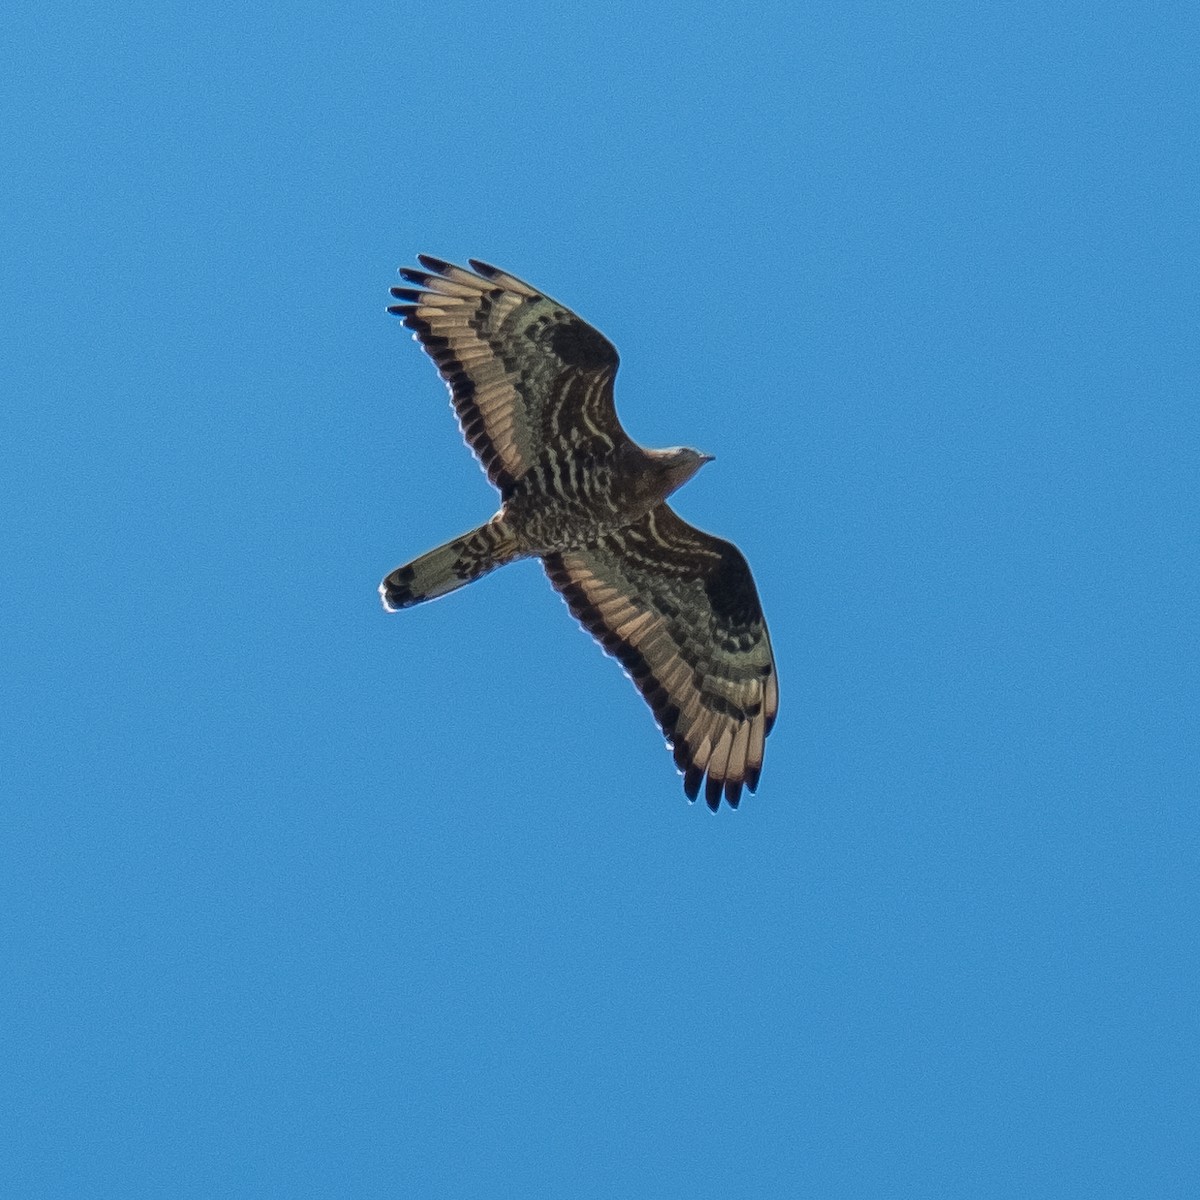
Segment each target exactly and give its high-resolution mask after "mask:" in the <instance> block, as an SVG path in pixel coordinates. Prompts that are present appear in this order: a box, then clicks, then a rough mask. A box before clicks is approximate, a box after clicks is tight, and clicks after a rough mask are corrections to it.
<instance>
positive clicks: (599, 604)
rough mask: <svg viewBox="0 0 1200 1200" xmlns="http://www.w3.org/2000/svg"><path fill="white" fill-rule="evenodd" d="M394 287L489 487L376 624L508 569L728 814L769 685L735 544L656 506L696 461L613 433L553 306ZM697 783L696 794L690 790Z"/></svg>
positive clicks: (753, 757) (594, 346)
mask: <svg viewBox="0 0 1200 1200" xmlns="http://www.w3.org/2000/svg"><path fill="white" fill-rule="evenodd" d="M418 257H419V259H420V262H421V264H422V266H424V267H425V268H426V269H425V270H424V271H417V270H413V269H411V268H404V269H403V270H401V272H400V274H401V275H402V276H403V277H404V279H405V280H406V281H407V282H408V283H411V284H415V285H416V286H415V287H412V288H400V287H396V288H392V295H393V296H394V297H395V298H396V299H397V300H398V301H400V303H399V304H396V305H393V306H392V307H391V308H389V309H388V311H389V312H391V313H394V314H395V315H396V316H398V317H402V318H403V319H404V323H405V325H407V326H408V327H409V328H410V329H412V330H414V331H415V337H416V339H417V340H418V341H419V342H420V343H421V345H422V346H423V347H424V348H425V351H426V352H427V353H428V354H429V356H430V357H431V358H432V359H433V361H434V362H435V363H436V364H437V369H438V371H439V372H440V373H441V376H442V378H443V379H444V380H445V381H446V383H447V384H448V385H449V388H450V397H451V402H452V403H453V405H454V411H455V412H456V413H457V414H458V420H459V423H460V425H461V426H462V431H463V436H464V437H465V438H466V441H467V443H468V444H469V445H470V447H471V449H472V450H473V451H474V452H475V454H476V455H477V456H478V457H479V460H480V462H481V463H482V464H483V467H484V469H485V470H486V471H487V475H488V478H489V479H490V480H491V481H492V483H493V484H495V486H496V487H497V488H498V489H499V490H500V497H501V501H502V503H501V505H500V511H499V512H498V513H496V515H495V516H494V517H493V518H492V519H491V520H490V521H488V522H487V524H486V525H481V526H480V527H479V528H478V529H476V530H473V531H472V532H471V533H467V534H464V535H463V536H462V537H459V538H455V539H454V540H453V541H452V542H447V543H446V544H445V545H444V546H439V547H438V548H437V549H436V550H431V551H429V553H428V554H423V555H421V557H420V558H416V559H414V560H413V561H412V562H410V563H408V564H407V565H406V566H403V567H397V568H396V570H394V571H393V572H392V573H391V574H390V575H388V577H387V578H386V579H384V581H383V583H382V584H380V586H379V593H380V595H381V596H382V598H383V603H384V607H385V608H387V610H388V611H389V612H394V611H395V610H396V609H399V608H408V607H409V606H410V605H413V604H419V603H421V602H422V601H423V600H432V599H434V598H435V597H437V596H444V595H445V594H446V593H447V592H452V591H454V590H455V588H460V587H462V586H463V585H464V584H466V583H470V582H471V581H472V580H473V579H478V578H479V577H480V576H481V575H484V574H486V573H487V572H488V571H491V570H492V569H494V568H495V567H499V566H502V565H503V564H504V563H507V562H512V561H513V560H514V559H518V558H528V557H531V556H532V557H537V558H540V559H541V560H542V563H543V565H544V566H545V569H546V574H547V575H549V577H550V582H551V583H552V584H553V585H554V586H555V587H556V588H557V589H558V590H559V591H560V592H561V593H562V595H563V596H564V598H565V599H566V602H567V605H568V607H569V608H570V609H571V612H572V613H574V614H575V616H576V617H577V618H578V620H579V621H580V622H581V623H582V625H583V626H584V628H585V629H587V630H588V631H589V632H590V633H591V634H592V635H593V636H594V637H595V638H596V640H597V641H599V643H600V645H601V646H603V647H604V649H605V650H606V651H607V652H608V653H609V654H611V655H613V656H615V657H616V658H617V659H619V660H620V662H621V665H622V666H623V667H624V668H625V670H626V671H627V672H628V674H629V675H630V677H631V678H632V679H633V682H634V683H635V684H636V685H637V687H638V690H639V691H640V692H641V693H642V695H643V697H645V700H646V702H647V703H648V704H649V705H650V707H651V709H652V710H653V712H654V716H655V718H656V719H657V721H658V723H659V725H660V726H661V727H662V731H663V733H664V734H666V736H667V739H668V741H669V742H670V744H671V745H672V747H673V748H674V752H675V762H676V765H677V766H678V767H679V769H680V771H681V772H682V773H683V790H684V791H685V792H686V793H687V797H688V799H689V800H695V799H696V797H697V796H698V795H699V793H700V785H701V784H702V783H704V784H705V789H704V798H705V800H706V801H707V803H708V806H709V807H710V808H711V809H713V810H714V811H715V810H716V809H717V808H718V807H719V805H720V803H721V796H722V795H724V796H725V799H726V800H727V801H728V802H729V804H730V805H731V806H733V807H734V808H736V807H737V804H738V801H739V800H740V799H741V794H742V787H743V785H745V786H746V787H748V788H749V789H750V790H751V791H754V789H755V788H756V787H757V785H758V777H759V773H760V771H761V770H762V761H763V746H764V743H765V741H766V737H767V734H768V733H770V732H771V726H772V724H773V723H774V721H775V712H776V709H777V708H778V704H779V686H778V683H777V681H776V676H775V662H774V659H773V657H772V655H771V641H770V638H769V636H768V635H767V626H766V622H765V621H764V620H763V613H762V608H761V606H760V605H759V602H758V593H757V591H756V590H755V587H754V580H753V578H752V577H751V575H750V568H749V567H748V566H747V565H746V560H745V558H744V557H743V556H742V553H741V551H740V550H738V548H737V547H736V546H734V545H733V544H732V543H730V542H725V541H722V540H721V539H720V538H715V537H713V536H712V535H711V534H707V533H703V532H701V531H700V530H699V529H696V528H694V527H693V526H691V525H689V524H688V523H687V522H686V521H684V520H682V519H681V518H680V517H678V516H677V515H676V514H675V512H674V511H673V510H672V509H671V508H670V507H669V506H668V505H667V503H666V498H667V496H669V495H670V494H671V493H672V492H673V491H674V490H675V489H676V488H677V487H679V486H680V485H681V484H683V483H686V482H687V480H688V479H690V478H691V477H692V476H693V475H694V474H695V473H696V472H697V471H698V470H699V469H700V468H701V467H702V466H703V465H704V464H705V463H706V462H709V461H711V459H710V456H709V455H707V454H700V453H699V452H698V451H696V450H688V449H685V448H679V447H677V448H674V449H671V450H644V449H643V448H642V447H641V446H639V445H638V444H637V443H636V442H634V441H633V440H632V439H631V438H630V437H629V435H628V434H626V432H625V430H624V429H622V428H621V423H620V421H618V420H617V413H616V409H615V408H614V406H613V378H614V376H615V375H616V373H617V352H616V350H614V349H613V347H612V345H611V344H610V343H609V341H608V340H607V339H606V338H605V337H604V336H603V335H602V334H600V333H599V332H598V331H597V330H595V329H593V328H592V327H591V326H590V325H588V324H587V323H586V322H585V321H582V320H580V318H579V317H577V316H576V315H575V314H574V313H573V312H571V311H570V310H569V309H568V308H566V307H564V306H563V305H562V304H559V303H558V301H557V300H552V299H550V297H549V296H545V295H543V294H542V293H541V292H538V291H536V290H535V289H534V288H532V287H530V286H529V285H528V284H527V283H522V282H521V280H519V279H517V278H516V277H515V276H512V275H509V274H507V273H505V272H504V271H499V270H497V269H496V268H495V267H490V266H488V265H487V264H486V263H482V262H477V261H476V260H475V259H471V260H470V263H471V267H472V268H473V269H472V270H471V271H468V270H466V269H464V268H463V267H456V266H454V265H453V264H452V263H448V262H443V261H442V260H441V259H438V258H431V257H429V256H428V255H425V254H422V255H419V256H418ZM706 776H707V780H706V779H705V777H706Z"/></svg>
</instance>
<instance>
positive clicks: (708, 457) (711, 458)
mask: <svg viewBox="0 0 1200 1200" xmlns="http://www.w3.org/2000/svg"><path fill="white" fill-rule="evenodd" d="M700 461H701V462H702V463H710V462H716V461H717V456H716V455H715V454H702V455H700Z"/></svg>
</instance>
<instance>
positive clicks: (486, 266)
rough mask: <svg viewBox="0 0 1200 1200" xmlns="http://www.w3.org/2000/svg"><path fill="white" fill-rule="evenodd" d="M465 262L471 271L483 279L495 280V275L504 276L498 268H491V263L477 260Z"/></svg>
mask: <svg viewBox="0 0 1200 1200" xmlns="http://www.w3.org/2000/svg"><path fill="white" fill-rule="evenodd" d="M467 262H469V263H470V264H471V270H472V271H474V272H476V273H477V274H479V275H482V276H483V277H484V279H495V278H496V276H497V275H503V274H504V272H503V271H501V270H500V268H499V267H493V266H492V264H491V263H485V262H482V261H481V260H480V259H478V258H468V259H467Z"/></svg>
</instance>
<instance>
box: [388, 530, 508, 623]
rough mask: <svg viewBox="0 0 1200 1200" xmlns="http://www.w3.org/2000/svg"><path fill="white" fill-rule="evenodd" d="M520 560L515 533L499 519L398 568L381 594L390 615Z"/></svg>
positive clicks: (451, 590) (442, 594)
mask: <svg viewBox="0 0 1200 1200" xmlns="http://www.w3.org/2000/svg"><path fill="white" fill-rule="evenodd" d="M521 557H522V551H521V550H520V549H519V548H518V546H517V539H516V538H515V537H514V535H513V532H512V530H511V529H510V528H509V526H508V525H507V524H506V523H505V522H504V521H503V520H501V518H500V517H499V516H496V517H493V518H492V519H491V520H490V521H489V522H488V523H487V524H486V525H480V527H479V528H478V529H473V530H471V532H470V533H464V534H463V536H462V537H458V538H455V539H454V541H452V542H447V543H446V544H445V545H444V546H439V547H438V548H437V549H436V550H430V551H429V553H428V554H422V555H421V557H420V558H414V559H413V560H412V562H410V563H407V564H405V565H404V566H403V567H397V568H396V569H395V570H394V571H393V572H392V573H391V574H390V575H389V576H387V578H386V579H384V581H383V582H382V583H381V584H380V585H379V595H380V596H381V597H382V599H383V607H384V608H386V609H387V610H388V612H395V611H396V610H397V609H398V608H411V607H412V606H413V605H414V604H420V603H421V602H422V601H425V600H434V599H436V598H437V597H438V596H444V595H446V593H447V592H453V591H455V590H456V589H458V588H460V587H463V586H465V585H466V584H468V583H470V582H471V581H472V580H473V579H478V578H479V577H480V576H481V575H486V574H487V573H488V572H489V571H494V570H495V569H496V568H497V567H502V566H503V565H504V564H505V563H507V562H512V561H513V559H515V558H521Z"/></svg>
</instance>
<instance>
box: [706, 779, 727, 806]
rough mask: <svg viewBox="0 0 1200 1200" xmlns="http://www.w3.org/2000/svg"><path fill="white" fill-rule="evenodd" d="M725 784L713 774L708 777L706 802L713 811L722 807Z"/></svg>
mask: <svg viewBox="0 0 1200 1200" xmlns="http://www.w3.org/2000/svg"><path fill="white" fill-rule="evenodd" d="M724 786H725V785H724V783H723V782H722V781H721V780H720V779H714V778H713V777H712V776H711V775H710V776H709V777H708V782H707V783H706V784H705V785H704V802H705V804H707V805H708V807H709V808H711V809H712V810H713V812H716V811H717V809H718V808H720V807H721V791H722V789H723V788H724Z"/></svg>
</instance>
